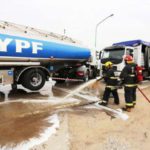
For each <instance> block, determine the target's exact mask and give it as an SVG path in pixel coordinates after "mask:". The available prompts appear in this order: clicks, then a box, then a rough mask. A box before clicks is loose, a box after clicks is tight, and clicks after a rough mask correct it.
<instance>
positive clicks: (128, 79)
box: [120, 63, 137, 85]
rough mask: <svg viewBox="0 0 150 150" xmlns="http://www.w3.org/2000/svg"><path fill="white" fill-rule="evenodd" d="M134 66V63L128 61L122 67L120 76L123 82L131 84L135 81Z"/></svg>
mask: <svg viewBox="0 0 150 150" xmlns="http://www.w3.org/2000/svg"><path fill="white" fill-rule="evenodd" d="M136 66H137V65H136V64H135V63H128V64H126V66H125V67H124V68H123V70H122V72H121V74H120V78H121V79H122V80H123V83H124V84H126V85H132V84H136V83H137V76H136Z"/></svg>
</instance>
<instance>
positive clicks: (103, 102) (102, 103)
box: [98, 101, 107, 106]
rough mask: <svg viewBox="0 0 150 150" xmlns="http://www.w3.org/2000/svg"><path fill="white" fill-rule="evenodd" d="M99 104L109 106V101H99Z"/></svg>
mask: <svg viewBox="0 0 150 150" xmlns="http://www.w3.org/2000/svg"><path fill="white" fill-rule="evenodd" d="M98 104H99V105H102V106H107V102H106V101H102V102H99V103H98Z"/></svg>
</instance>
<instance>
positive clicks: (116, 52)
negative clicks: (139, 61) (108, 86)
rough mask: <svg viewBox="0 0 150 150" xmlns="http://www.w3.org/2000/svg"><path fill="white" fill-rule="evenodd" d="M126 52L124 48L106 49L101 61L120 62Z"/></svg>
mask: <svg viewBox="0 0 150 150" xmlns="http://www.w3.org/2000/svg"><path fill="white" fill-rule="evenodd" d="M124 53H125V49H124V48H119V49H118V48H116V49H115V48H113V49H104V51H103V54H102V57H101V61H103V62H104V63H105V61H112V62H113V63H120V62H121V61H122V59H123V55H124Z"/></svg>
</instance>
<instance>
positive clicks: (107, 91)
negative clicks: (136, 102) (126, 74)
mask: <svg viewBox="0 0 150 150" xmlns="http://www.w3.org/2000/svg"><path fill="white" fill-rule="evenodd" d="M111 93H112V95H113V97H114V102H115V103H116V104H119V96H118V92H117V89H116V88H110V87H105V91H104V95H103V101H105V102H106V103H108V100H109V97H110V94H111Z"/></svg>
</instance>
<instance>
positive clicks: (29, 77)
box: [22, 69, 46, 91]
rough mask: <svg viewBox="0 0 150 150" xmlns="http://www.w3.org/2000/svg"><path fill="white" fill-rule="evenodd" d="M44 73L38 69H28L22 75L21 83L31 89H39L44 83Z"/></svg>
mask: <svg viewBox="0 0 150 150" xmlns="http://www.w3.org/2000/svg"><path fill="white" fill-rule="evenodd" d="M45 80H46V79H45V74H44V73H43V71H41V70H39V69H32V70H28V71H26V72H25V73H24V75H23V77H22V85H23V86H24V87H25V88H27V89H30V90H32V91H36V90H39V89H41V88H42V87H43V86H44V84H45Z"/></svg>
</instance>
